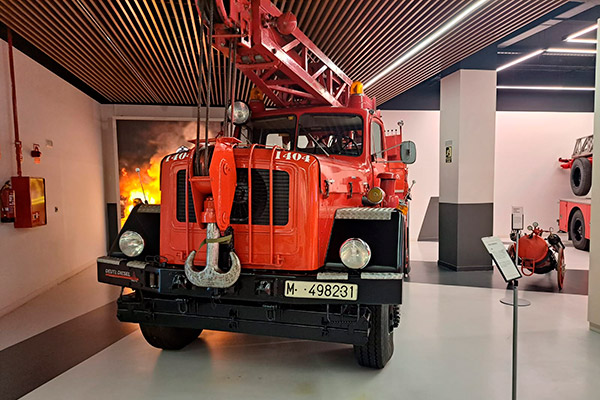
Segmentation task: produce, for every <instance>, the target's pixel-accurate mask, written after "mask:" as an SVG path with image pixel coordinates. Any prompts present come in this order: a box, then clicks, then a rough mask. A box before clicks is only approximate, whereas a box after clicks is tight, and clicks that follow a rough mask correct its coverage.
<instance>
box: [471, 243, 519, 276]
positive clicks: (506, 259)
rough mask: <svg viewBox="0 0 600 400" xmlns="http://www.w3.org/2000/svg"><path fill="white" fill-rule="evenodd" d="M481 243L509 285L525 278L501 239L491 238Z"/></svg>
mask: <svg viewBox="0 0 600 400" xmlns="http://www.w3.org/2000/svg"><path fill="white" fill-rule="evenodd" d="M481 241H482V242H483V245H484V246H485V248H486V249H487V251H488V253H490V255H491V256H492V260H494V263H495V264H496V265H497V266H498V270H500V273H501V274H502V277H503V278H504V280H505V281H506V282H507V283H508V282H510V281H513V280H515V279H519V278H521V277H523V275H521V272H520V271H519V269H518V268H517V266H516V265H515V263H514V262H513V260H512V259H511V258H510V256H509V255H508V252H507V251H506V248H505V247H504V243H502V241H501V240H500V239H499V238H497V237H494V236H490V237H484V238H481Z"/></svg>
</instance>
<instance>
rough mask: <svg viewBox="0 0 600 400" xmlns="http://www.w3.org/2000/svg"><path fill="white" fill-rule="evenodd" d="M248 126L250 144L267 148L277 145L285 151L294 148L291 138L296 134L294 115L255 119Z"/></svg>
mask: <svg viewBox="0 0 600 400" xmlns="http://www.w3.org/2000/svg"><path fill="white" fill-rule="evenodd" d="M248 125H249V132H248V133H249V134H250V136H251V137H250V139H251V140H250V142H251V143H257V144H264V145H267V146H273V145H278V146H281V147H283V148H284V149H286V150H291V149H292V148H293V147H294V143H293V138H294V134H295V133H296V116H294V115H280V116H277V117H269V118H261V119H256V120H254V121H252V122H250V123H249V124H248Z"/></svg>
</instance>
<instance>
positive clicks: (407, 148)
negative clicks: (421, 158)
mask: <svg viewBox="0 0 600 400" xmlns="http://www.w3.org/2000/svg"><path fill="white" fill-rule="evenodd" d="M400 159H401V160H402V162H403V163H404V164H412V163H414V162H415V161H416V160H417V146H415V142H412V141H410V140H407V141H405V142H402V144H401V145H400Z"/></svg>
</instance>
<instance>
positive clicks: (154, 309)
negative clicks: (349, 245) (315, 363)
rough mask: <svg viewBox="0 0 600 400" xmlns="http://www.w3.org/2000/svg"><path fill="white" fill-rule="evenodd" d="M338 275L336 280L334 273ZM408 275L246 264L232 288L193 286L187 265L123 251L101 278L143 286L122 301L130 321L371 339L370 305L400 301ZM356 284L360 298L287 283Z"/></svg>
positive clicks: (103, 267) (107, 262) (105, 262)
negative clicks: (289, 293)
mask: <svg viewBox="0 0 600 400" xmlns="http://www.w3.org/2000/svg"><path fill="white" fill-rule="evenodd" d="M336 277H337V278H339V279H334V278H336ZM401 278H402V275H401V274H390V273H383V272H378V273H374V272H373V273H371V272H369V273H364V272H363V273H362V274H355V275H348V274H345V276H344V274H341V275H340V274H339V273H338V274H337V275H331V274H323V273H317V272H313V273H306V274H299V273H293V274H292V273H288V274H286V273H281V272H265V271H256V270H254V271H244V272H242V274H241V275H240V278H239V279H238V281H237V282H236V283H235V284H234V285H233V286H232V287H230V288H227V289H215V288H200V287H196V286H193V285H191V284H190V283H189V282H188V281H187V279H186V277H185V272H184V271H183V269H182V268H181V267H177V266H168V265H163V266H160V265H156V264H154V263H144V262H140V261H127V260H124V259H119V258H112V257H100V258H99V259H98V280H99V281H100V282H104V283H109V284H113V285H118V286H123V287H129V288H132V289H135V290H136V291H135V292H134V293H132V294H130V295H127V296H122V297H121V298H120V299H119V300H118V311H117V316H118V318H119V320H121V321H124V322H134V323H144V324H151V325H163V326H173V327H181V328H201V329H211V330H220V331H230V332H243V333H250V334H256V335H267V336H280V337H290V338H299V339H310V340H320V341H330V342H336V343H349V344H355V345H364V344H365V343H366V342H367V339H368V335H369V320H370V316H371V307H369V306H370V305H381V304H401V302H402V279H401ZM289 281H309V282H315V283H317V282H318V283H323V284H327V283H332V284H333V283H350V284H356V285H358V297H357V299H356V300H353V301H348V300H331V299H304V298H296V297H286V296H285V295H284V291H285V283H286V282H289Z"/></svg>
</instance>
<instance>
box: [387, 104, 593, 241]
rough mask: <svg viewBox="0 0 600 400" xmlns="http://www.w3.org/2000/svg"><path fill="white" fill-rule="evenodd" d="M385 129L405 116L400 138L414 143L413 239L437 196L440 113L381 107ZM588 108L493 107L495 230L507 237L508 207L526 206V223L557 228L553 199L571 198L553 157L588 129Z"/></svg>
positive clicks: (563, 173) (570, 148) (568, 150)
mask: <svg viewBox="0 0 600 400" xmlns="http://www.w3.org/2000/svg"><path fill="white" fill-rule="evenodd" d="M382 114H383V120H384V123H385V124H386V127H387V129H389V128H392V127H393V126H394V125H395V123H396V121H397V120H399V119H402V120H404V122H405V124H404V129H403V133H404V138H405V140H413V141H414V142H415V143H416V145H417V162H416V163H415V164H414V165H412V166H410V167H409V171H410V172H409V179H416V180H417V184H416V185H415V187H414V189H413V202H412V204H411V206H412V209H411V218H412V220H411V230H412V232H413V239H416V236H417V235H418V232H419V231H420V229H421V224H422V222H423V217H424V213H425V211H426V207H427V204H428V202H429V199H430V197H432V196H438V195H439V166H438V163H439V157H440V156H441V154H439V130H440V127H439V112H438V111H382ZM592 128H593V114H592V113H557V112H497V113H496V150H495V151H496V156H495V174H494V235H497V236H502V237H507V236H508V233H509V230H510V221H509V215H510V207H511V206H512V205H521V206H523V207H524V208H525V218H526V223H527V224H529V223H530V222H533V221H534V220H535V221H537V222H539V223H540V225H541V226H542V227H545V228H548V227H550V226H552V227H553V228H554V229H557V224H556V219H557V218H558V201H559V199H561V198H572V197H573V195H572V193H571V187H570V185H569V171H566V170H562V169H561V168H560V167H559V163H558V161H557V160H558V158H559V157H567V156H569V155H570V154H571V152H572V151H573V146H574V145H575V139H576V138H578V137H581V136H587V135H590V134H591V133H592Z"/></svg>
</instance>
